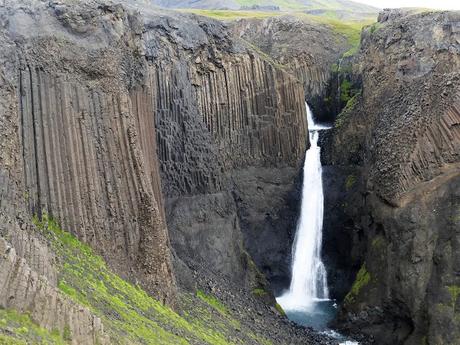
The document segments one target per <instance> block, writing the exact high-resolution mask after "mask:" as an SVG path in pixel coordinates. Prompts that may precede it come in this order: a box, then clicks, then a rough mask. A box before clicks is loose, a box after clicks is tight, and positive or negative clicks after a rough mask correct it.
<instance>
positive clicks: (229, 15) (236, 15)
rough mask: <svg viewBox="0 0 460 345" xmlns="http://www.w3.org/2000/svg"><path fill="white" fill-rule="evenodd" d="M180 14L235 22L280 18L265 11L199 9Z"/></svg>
mask: <svg viewBox="0 0 460 345" xmlns="http://www.w3.org/2000/svg"><path fill="white" fill-rule="evenodd" d="M181 11H182V12H188V13H194V14H198V15H200V16H204V17H210V18H214V19H217V20H222V21H227V20H237V19H243V18H269V17H275V16H280V15H282V14H283V13H281V12H265V11H237V10H201V9H184V10H181Z"/></svg>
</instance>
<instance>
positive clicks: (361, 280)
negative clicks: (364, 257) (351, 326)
mask: <svg viewBox="0 0 460 345" xmlns="http://www.w3.org/2000/svg"><path fill="white" fill-rule="evenodd" d="M370 281H371V274H370V273H369V272H368V271H367V269H366V264H365V263H364V264H363V265H362V266H361V268H360V270H359V272H358V274H357V275H356V279H355V282H354V283H353V286H352V287H351V290H350V292H349V293H348V294H347V295H346V296H345V304H349V303H353V302H354V300H355V298H356V297H357V296H358V295H359V292H360V291H361V289H362V288H363V287H364V286H366V285H367V284H369V282H370Z"/></svg>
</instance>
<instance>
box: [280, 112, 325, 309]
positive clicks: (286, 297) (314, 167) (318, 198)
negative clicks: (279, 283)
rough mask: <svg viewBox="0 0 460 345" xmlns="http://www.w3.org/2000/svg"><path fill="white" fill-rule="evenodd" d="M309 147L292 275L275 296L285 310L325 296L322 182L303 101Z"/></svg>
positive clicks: (315, 137)
mask: <svg viewBox="0 0 460 345" xmlns="http://www.w3.org/2000/svg"><path fill="white" fill-rule="evenodd" d="M305 105H306V108H307V121H308V131H309V138H310V144H311V146H310V148H309V149H308V150H307V152H306V154H305V163H304V167H303V187H302V203H301V209H300V218H299V221H298V223H297V231H296V235H295V239H294V246H293V264H292V279H291V284H290V287H289V291H287V292H286V293H285V294H283V295H282V296H281V297H278V298H277V301H278V303H279V304H280V305H281V306H282V307H283V309H285V310H287V311H288V310H308V309H311V308H313V305H314V302H315V301H320V300H327V299H329V291H328V288H327V276H326V269H325V267H324V264H323V262H322V261H321V241H322V228H323V207H324V205H323V203H324V196H323V184H322V176H321V175H322V168H321V157H320V155H321V149H320V147H319V146H318V136H319V131H320V130H323V129H328V127H325V126H322V125H318V124H316V123H315V121H314V120H313V115H312V112H311V110H310V108H309V106H308V104H306V103H305Z"/></svg>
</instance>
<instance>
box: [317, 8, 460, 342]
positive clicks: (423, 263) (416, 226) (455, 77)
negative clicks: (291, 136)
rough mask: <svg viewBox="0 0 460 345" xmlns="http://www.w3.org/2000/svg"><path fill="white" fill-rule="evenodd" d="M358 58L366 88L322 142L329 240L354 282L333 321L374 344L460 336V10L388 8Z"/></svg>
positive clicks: (343, 278)
mask: <svg viewBox="0 0 460 345" xmlns="http://www.w3.org/2000/svg"><path fill="white" fill-rule="evenodd" d="M355 66H357V68H356V70H355V72H356V73H357V74H360V75H361V76H362V83H363V85H362V91H361V93H360V94H359V95H357V96H356V97H354V98H353V99H352V100H350V101H349V103H348V105H347V107H346V109H345V110H344V111H343V112H342V113H341V114H340V115H339V117H338V118H337V120H336V123H335V128H334V130H333V132H332V133H331V136H330V137H329V138H327V140H326V143H325V153H324V160H325V162H326V164H327V165H328V166H327V168H326V173H325V175H326V176H325V186H326V191H325V193H326V198H327V199H326V205H327V209H326V219H325V251H326V252H329V253H331V252H332V249H331V248H332V247H333V246H335V248H338V250H337V252H338V254H336V255H335V256H334V257H330V258H328V260H329V264H330V267H333V266H334V265H335V268H336V269H335V270H334V272H332V273H331V274H332V275H334V274H335V276H334V279H336V281H340V282H341V283H342V284H344V283H345V284H349V285H348V286H350V287H351V289H350V291H349V292H348V294H347V295H346V297H345V301H344V304H343V306H342V308H341V311H340V315H339V320H338V325H339V326H340V327H342V328H343V329H344V330H348V331H352V332H353V331H361V332H364V333H367V334H371V335H374V336H375V339H377V343H379V344H394V343H398V344H458V341H459V339H460V324H459V323H458V315H459V314H458V313H459V308H460V304H459V303H460V299H458V298H457V297H458V291H459V286H460V281H459V273H458V264H459V256H458V253H459V248H458V243H459V239H460V238H459V233H458V230H459V228H460V223H459V217H458V216H459V210H460V209H459V207H460V157H459V152H460V112H459V108H460V103H459V100H460V98H459V97H460V94H459V91H458V90H460V88H459V86H460V80H459V77H460V74H459V71H460V14H459V13H458V12H450V13H449V12H439V13H422V14H410V13H404V12H401V11H399V12H398V11H393V12H391V11H388V12H383V13H382V14H381V15H380V16H379V22H378V23H376V24H374V25H373V26H371V27H369V28H367V30H365V31H364V32H363V37H362V41H361V51H360V54H359V57H358V59H357V60H355ZM328 215H329V216H328ZM338 219H341V223H337V222H336V221H337V220H338ZM339 224H340V225H339ZM344 262H346V264H343V263H344ZM346 266H348V267H355V270H356V271H355V273H356V272H357V274H356V278H355V281H354V283H353V285H352V286H351V281H352V280H351V281H350V279H353V277H352V275H351V274H350V272H349V271H347V270H346V269H345V270H342V269H343V268H344V267H346ZM347 282H348V283H347ZM336 293H337V294H338V295H340V294H343V295H344V294H345V293H346V292H345V293H344V292H343V291H336Z"/></svg>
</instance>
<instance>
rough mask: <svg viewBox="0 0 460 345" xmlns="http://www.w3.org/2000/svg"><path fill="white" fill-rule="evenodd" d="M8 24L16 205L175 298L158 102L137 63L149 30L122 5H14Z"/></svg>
mask: <svg viewBox="0 0 460 345" xmlns="http://www.w3.org/2000/svg"><path fill="white" fill-rule="evenodd" d="M29 11H32V12H33V13H35V14H36V16H32V15H31V14H30V13H29ZM32 12H31V13H32ZM2 18H3V19H4V20H5V23H6V26H5V27H4V28H3V32H2V40H3V43H4V45H3V46H4V47H5V50H4V51H3V52H2V55H3V56H2V57H3V61H5V63H4V64H2V76H3V84H4V87H2V91H3V90H6V91H8V92H9V93H8V95H7V96H8V98H7V99H6V100H4V101H3V102H5V103H7V105H6V106H5V108H6V109H7V110H9V113H8V114H7V115H8V116H6V120H7V121H8V123H6V125H5V126H2V137H3V136H5V137H8V141H7V142H6V143H5V144H6V145H7V147H5V150H3V151H2V153H3V152H6V153H8V152H10V150H11V152H15V153H16V154H17V157H18V158H19V159H18V158H16V160H17V161H15V162H13V164H9V163H10V162H9V160H7V159H8V157H6V158H5V159H4V162H5V164H3V165H2V167H1V168H2V169H4V170H6V176H9V183H15V184H17V185H18V186H19V187H18V188H19V193H18V194H19V195H20V197H19V200H15V199H12V200H9V202H10V203H16V204H17V205H18V209H19V208H20V205H21V204H22V203H23V202H25V204H26V207H27V209H28V211H29V215H38V216H41V215H42V214H49V215H52V216H53V217H54V218H55V219H57V220H58V221H59V222H60V224H61V225H62V227H63V228H65V229H68V230H70V231H72V232H73V233H74V234H75V235H77V236H78V238H80V239H81V240H82V241H84V242H86V243H88V244H91V246H92V247H93V248H95V249H96V250H97V251H98V252H99V253H100V254H102V255H103V256H104V257H105V258H106V260H107V261H108V262H109V263H110V265H111V266H112V267H113V268H114V269H116V270H117V271H118V272H119V273H120V274H122V275H123V276H124V277H127V278H129V279H132V280H135V279H136V280H139V282H141V284H143V285H144V287H145V288H146V289H147V290H149V291H150V292H151V293H153V294H154V295H156V296H158V297H159V298H161V299H164V300H166V301H171V300H172V299H173V295H174V277H173V273H172V270H171V264H170V259H169V248H168V234H167V229H166V224H165V219H164V211H163V210H162V208H163V202H162V194H161V188H160V177H159V174H158V162H157V158H156V146H155V145H156V139H155V131H154V128H155V125H154V117H153V112H152V105H151V104H152V101H151V97H149V91H148V89H146V88H145V87H144V79H143V76H142V73H143V72H145V70H146V66H145V61H144V60H143V59H141V58H140V56H139V54H136V52H138V51H139V50H140V49H141V47H142V44H141V39H140V38H141V36H140V34H141V33H142V22H141V21H140V20H139V18H137V17H135V16H133V15H131V14H130V13H128V12H127V11H125V10H124V9H123V8H122V7H121V6H117V5H104V6H99V7H96V6H94V4H92V3H89V4H83V5H81V6H68V5H64V4H63V5H58V4H47V3H42V2H38V1H30V2H27V1H26V2H24V3H22V2H19V3H16V2H15V3H12V4H10V5H9V6H8V7H6V10H5V12H4V13H3V16H2ZM55 32H59V33H62V34H61V35H60V36H56V33H55ZM6 91H3V92H6ZM21 194H22V195H21Z"/></svg>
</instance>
